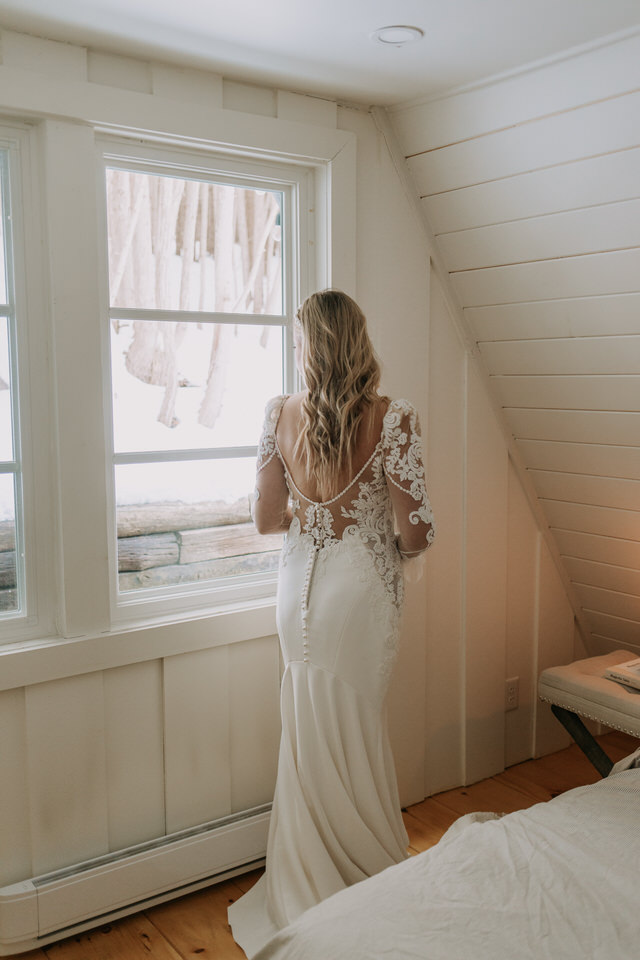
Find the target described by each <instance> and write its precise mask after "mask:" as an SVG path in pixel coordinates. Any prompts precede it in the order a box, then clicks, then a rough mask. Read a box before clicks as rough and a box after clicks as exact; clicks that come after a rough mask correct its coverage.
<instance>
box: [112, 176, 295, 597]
mask: <svg viewBox="0 0 640 960" xmlns="http://www.w3.org/2000/svg"><path fill="white" fill-rule="evenodd" d="M144 166H145V164H144V159H142V160H141V159H137V161H136V162H135V163H132V162H131V161H129V162H127V160H126V159H120V158H119V159H118V160H117V161H116V162H115V163H114V161H113V160H111V159H107V161H106V188H107V191H106V196H107V227H108V256H109V281H110V334H109V336H110V340H111V367H112V411H113V438H114V447H113V449H114V452H113V462H114V488H115V496H114V499H115V517H114V527H115V529H116V532H117V547H118V549H117V556H118V560H117V566H118V592H117V596H118V600H117V604H118V605H119V606H121V607H125V608H126V607H127V606H128V605H130V604H131V603H133V604H137V605H138V607H139V605H140V604H141V603H143V602H144V601H145V600H149V601H152V602H156V601H158V600H164V601H165V605H166V602H167V601H168V602H169V604H170V603H171V597H172V596H173V597H174V598H177V597H183V596H184V595H185V593H186V595H187V598H188V597H189V596H192V595H193V594H194V593H202V592H203V591H204V592H205V593H208V594H209V595H210V594H211V591H212V590H213V591H214V592H215V594H216V596H225V595H228V596H229V597H234V596H235V597H240V596H244V597H248V596H251V595H254V594H255V595H260V594H261V593H262V594H263V593H264V589H265V585H266V587H267V589H268V590H271V589H272V587H270V586H269V584H272V583H273V577H274V571H275V569H276V566H277V555H278V550H279V547H280V544H281V538H280V537H271V538H262V537H259V536H258V535H257V533H256V531H255V528H254V526H253V524H252V522H251V520H250V513H249V497H250V494H251V491H252V490H253V485H254V466H255V455H256V452H257V448H256V441H257V438H258V436H259V434H260V430H261V427H262V418H263V413H264V406H265V402H266V400H267V399H268V398H269V397H272V396H274V395H275V394H278V393H281V392H283V391H284V390H286V389H291V387H292V383H291V382H290V381H291V379H292V371H293V362H292V357H291V342H290V341H291V338H290V324H291V316H292V311H293V305H294V303H295V302H297V299H298V297H299V291H298V289H297V265H296V264H295V260H296V258H295V257H294V247H295V246H296V240H297V237H298V226H297V223H296V222H295V220H296V210H297V208H298V190H299V188H300V183H301V181H303V179H304V177H303V176H302V175H300V174H299V173H297V176H294V177H292V178H287V177H286V176H282V177H281V179H278V176H277V175H276V176H274V174H273V168H272V167H271V168H270V170H269V175H268V176H267V177H265V178H264V179H261V177H260V175H259V174H260V171H259V170H258V171H257V170H256V166H255V165H254V168H253V170H252V171H251V173H250V174H247V173H246V171H244V170H243V171H241V172H240V173H234V172H230V170H229V169H228V168H227V169H225V165H223V164H221V169H217V170H213V171H212V172H209V171H207V172H205V171H202V170H198V172H197V174H196V173H194V172H193V171H192V170H189V174H188V176H184V175H181V174H180V171H179V169H178V170H176V169H175V168H174V169H172V168H170V167H168V166H167V165H166V164H164V165H162V167H161V170H160V172H158V170H159V167H160V165H159V164H157V163H156V164H155V165H154V164H152V163H148V164H147V168H148V169H146V170H145V169H142V168H144ZM228 166H231V165H228ZM244 166H245V167H246V166H247V165H246V164H244ZM216 252H217V261H218V262H216ZM258 316H259V318H260V319H259V322H256V321H257V320H258ZM238 504H242V509H238ZM207 513H208V514H209V516H208V518H207ZM172 514H173V518H172ZM132 517H134V518H137V519H140V522H139V523H138V522H136V523H134V524H133V526H132V525H131V523H130V520H131V518H132ZM141 518H143V519H141ZM133 529H135V533H133V532H132V530H133ZM134 538H135V542H134ZM154 538H155V539H154ZM159 538H162V539H159ZM114 555H115V551H114ZM154 557H155V558H156V559H157V560H158V563H157V564H156V562H155V559H154ZM260 584H262V587H260ZM238 589H239V590H240V593H238ZM247 590H248V591H249V592H248V593H247ZM234 591H235V592H234ZM256 591H257V593H256ZM169 608H170V607H169Z"/></svg>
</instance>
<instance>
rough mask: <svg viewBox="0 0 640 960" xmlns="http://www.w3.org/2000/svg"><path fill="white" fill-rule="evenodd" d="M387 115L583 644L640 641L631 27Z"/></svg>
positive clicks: (639, 116) (639, 269) (637, 219)
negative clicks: (577, 612)
mask: <svg viewBox="0 0 640 960" xmlns="http://www.w3.org/2000/svg"><path fill="white" fill-rule="evenodd" d="M391 119H392V123H393V126H394V129H395V132H396V135H397V137H398V140H399V143H400V147H401V150H402V153H403V154H404V156H405V158H406V162H407V165H408V167H409V169H410V172H411V175H412V178H413V181H414V184H415V187H416V188H417V192H418V194H419V197H420V206H421V208H422V211H423V214H424V216H425V218H426V220H427V222H428V224H429V227H430V229H431V231H432V232H433V234H434V235H435V239H436V244H437V248H438V251H439V255H440V257H441V260H442V262H443V263H444V265H445V267H446V270H447V271H448V273H449V278H450V282H451V286H452V288H453V290H454V293H455V296H456V297H457V300H458V302H459V305H460V306H461V308H462V311H463V317H464V325H465V327H466V329H467V331H468V332H469V334H470V338H471V339H472V340H475V341H476V342H477V343H478V345H479V351H480V355H481V359H482V361H483V364H484V367H485V369H486V371H487V372H488V374H489V378H490V382H491V385H492V388H493V391H494V396H495V397H496V398H497V400H498V402H499V404H500V406H501V407H502V409H503V413H504V417H505V418H506V422H507V424H508V427H509V429H510V431H511V433H512V434H513V437H514V438H515V442H516V447H517V449H518V450H519V453H520V454H521V458H522V460H523V462H524V464H525V466H526V468H527V470H528V472H529V475H530V478H531V480H532V481H533V484H534V486H535V489H536V492H537V494H538V497H539V499H540V503H541V504H542V506H543V508H544V512H545V514H546V518H547V521H548V523H549V526H550V528H551V530H552V532H553V535H554V537H555V541H556V543H557V546H558V549H559V552H560V555H561V556H562V560H563V563H564V568H565V570H566V573H567V574H568V577H569V578H570V580H571V581H572V589H573V593H574V600H575V601H577V603H578V604H579V605H580V606H581V607H582V610H583V613H584V616H583V617H582V622H583V624H586V625H587V627H588V628H589V629H590V631H591V649H592V650H593V651H594V652H595V651H597V650H599V649H602V650H605V649H610V648H612V647H620V646H627V647H630V648H631V649H632V650H633V649H634V647H635V648H636V649H639V650H640V216H639V214H640V34H636V35H634V36H631V37H627V38H626V39H624V40H620V41H618V42H614V43H609V44H603V45H602V46H601V47H600V48H597V49H595V50H591V51H590V52H587V53H583V54H581V55H577V56H571V57H567V58H566V59H559V60H558V61H556V62H554V63H552V64H548V65H546V66H543V67H540V68H537V69H532V70H530V71H525V72H522V73H520V74H518V75H513V76H511V77H508V78H503V79H499V80H496V81H495V82H487V83H486V84H484V85H481V86H478V87H476V88H474V89H467V90H464V91H458V92H453V93H451V94H450V95H448V96H445V97H441V98H439V99H437V100H433V101H430V102H424V103H421V104H409V105H406V106H401V107H398V108H392V110H391Z"/></svg>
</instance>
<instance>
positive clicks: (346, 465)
mask: <svg viewBox="0 0 640 960" xmlns="http://www.w3.org/2000/svg"><path fill="white" fill-rule="evenodd" d="M297 319H298V322H299V324H300V327H301V329H302V335H303V344H302V369H303V372H304V378H305V381H306V386H307V393H306V395H305V397H304V398H303V400H302V407H301V413H302V428H301V430H300V433H299V435H298V439H297V441H296V445H295V448H294V453H295V455H296V456H299V457H300V458H301V459H302V460H303V462H304V464H305V468H306V471H307V474H308V475H312V476H313V477H314V479H315V481H316V484H317V487H318V491H319V494H320V497H321V499H322V500H323V501H326V500H329V499H331V498H332V497H334V496H335V495H336V494H337V493H338V491H339V489H340V486H339V484H340V478H341V475H343V471H344V470H348V471H350V469H351V463H352V457H353V452H354V448H355V443H356V438H357V435H358V427H359V425H360V422H361V421H362V418H363V416H364V414H365V412H366V410H367V408H368V407H369V406H370V405H371V404H372V403H374V402H375V400H376V399H377V397H378V385H379V383H380V364H379V363H378V359H377V357H376V355H375V353H374V350H373V346H372V344H371V340H370V339H369V334H368V333H367V322H366V319H365V316H364V314H363V312H362V310H361V309H360V307H359V306H358V304H357V303H356V302H355V301H354V300H352V299H351V297H349V296H347V294H346V293H342V292H341V291H340V290H322V291H320V292H319V293H313V294H312V295H311V296H310V297H308V298H307V299H306V300H305V301H304V303H303V304H302V306H301V307H300V309H299V310H298V313H297Z"/></svg>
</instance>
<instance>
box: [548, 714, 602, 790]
mask: <svg viewBox="0 0 640 960" xmlns="http://www.w3.org/2000/svg"><path fill="white" fill-rule="evenodd" d="M551 710H552V711H553V714H554V716H556V717H557V718H558V720H559V721H560V723H561V724H562V726H563V727H564V728H565V730H567V732H568V733H570V734H571V736H572V737H573V739H574V740H575V742H576V743H577V744H578V746H579V747H580V749H581V750H582V752H583V753H584V755H585V756H586V757H587V759H589V760H590V761H591V763H592V764H593V765H594V767H595V768H596V770H597V771H598V773H599V774H600V776H601V777H606V776H608V775H609V773H610V772H611V768H612V767H613V760H611V759H610V758H609V757H608V756H607V755H606V753H605V752H604V750H603V749H602V747H601V746H600V744H599V743H598V742H597V740H595V739H594V737H593V736H592V735H591V734H590V733H589V731H588V730H587V728H586V727H585V725H584V723H583V722H582V720H581V719H580V717H579V716H578V715H577V714H576V713H572V712H571V711H570V710H565V708H564V707H558V706H556V704H555V703H552V704H551Z"/></svg>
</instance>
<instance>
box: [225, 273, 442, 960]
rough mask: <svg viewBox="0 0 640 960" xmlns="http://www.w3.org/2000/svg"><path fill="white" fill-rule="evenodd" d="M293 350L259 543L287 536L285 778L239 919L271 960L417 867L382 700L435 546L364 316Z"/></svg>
mask: <svg viewBox="0 0 640 960" xmlns="http://www.w3.org/2000/svg"><path fill="white" fill-rule="evenodd" d="M294 343H295V348H296V357H297V363H298V369H299V370H300V373H301V374H302V376H303V377H304V382H305V384H306V389H305V390H303V391H302V392H301V393H298V394H295V395H293V396H282V397H276V398H275V399H274V400H272V401H270V403H269V404H268V405H267V411H266V419H265V425H264V431H263V434H262V438H261V441H260V447H259V451H258V467H257V470H258V473H257V481H256V493H255V497H256V500H255V506H254V520H255V523H256V526H257V528H258V530H259V532H260V533H279V532H284V533H286V539H285V543H284V547H283V550H282V555H281V560H280V571H279V581H278V597H277V621H278V633H279V635H280V644H281V648H282V654H283V658H284V664H285V671H284V676H283V679H282V691H281V714H282V739H281V743H280V756H279V762H278V776H277V783H276V790H275V797H274V802H273V811H272V814H271V822H270V828H269V839H268V846H267V865H266V872H265V874H264V876H263V877H261V878H260V880H259V881H258V883H257V884H256V885H255V886H254V887H252V889H251V890H250V891H249V892H248V893H247V894H245V896H244V897H242V898H241V899H240V900H239V901H238V902H237V903H235V904H233V905H232V906H231V907H230V909H229V921H230V923H231V926H232V929H233V934H234V937H235V939H236V941H237V942H238V943H239V944H240V945H241V946H242V947H243V949H244V950H245V952H246V954H247V956H249V957H253V956H255V955H256V954H257V953H258V952H260V954H259V955H260V958H261V960H262V958H265V960H266V958H267V957H268V956H269V947H268V940H269V939H270V938H271V937H272V936H274V935H275V934H276V933H277V931H278V930H279V929H281V928H282V927H284V926H286V925H287V924H288V923H290V922H291V921H292V920H294V919H295V918H296V917H297V916H299V915H300V914H301V913H302V912H303V911H304V910H307V909H308V908H309V907H311V906H313V905H314V904H316V903H318V902H319V901H321V900H324V899H325V898H326V897H328V896H330V895H331V894H333V893H336V892H337V891H338V890H341V889H343V888H344V887H346V886H349V885H351V884H353V883H357V882H358V881H359V880H363V879H365V878H366V877H369V876H371V875H372V874H375V873H377V872H378V871H380V870H383V869H384V868H385V867H388V866H390V865H391V864H393V863H398V862H399V861H401V860H404V859H405V858H406V856H407V852H406V847H407V836H406V833H405V830H404V825H403V822H402V817H401V813H400V803H399V799H398V789H397V784H396V775H395V769H394V766H393V758H392V756H391V751H390V747H389V742H388V738H387V730H386V715H385V709H384V699H385V694H386V691H387V687H388V684H389V679H390V677H391V672H392V669H393V664H394V661H395V657H396V645H397V636H398V621H399V613H400V607H401V604H402V593H403V576H402V558H407V557H414V556H417V555H418V554H420V553H421V552H422V551H423V550H425V549H426V548H427V547H428V546H429V545H430V544H431V542H432V541H433V538H434V525H433V514H432V512H431V506H430V504H429V499H428V497H427V493H426V489H425V479H424V467H423V462H422V448H421V439H420V429H419V425H418V417H417V415H416V412H415V410H414V408H413V407H412V405H411V404H410V403H409V402H408V401H407V400H391V401H390V400H389V398H388V397H384V396H381V395H380V394H379V393H378V385H379V382H380V367H379V364H378V361H377V359H376V357H375V354H374V352H373V348H372V345H371V341H370V339H369V336H368V333H367V328H366V321H365V317H364V315H363V313H362V311H361V310H360V308H359V307H358V305H357V304H356V303H355V302H354V301H353V300H352V299H351V298H350V297H348V296H347V295H346V294H344V293H341V292H339V291H337V290H325V291H323V292H320V293H315V294H313V295H312V296H310V297H309V298H308V299H307V300H305V302H304V303H303V304H302V306H301V307H300V310H299V311H298V314H297V319H296V324H295V329H294ZM396 531H397V533H396ZM265 945H266V946H265ZM263 948H264V949H263Z"/></svg>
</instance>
